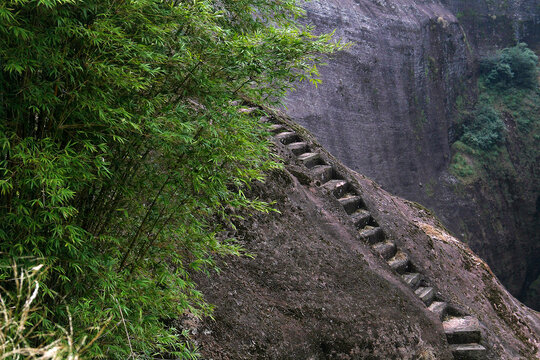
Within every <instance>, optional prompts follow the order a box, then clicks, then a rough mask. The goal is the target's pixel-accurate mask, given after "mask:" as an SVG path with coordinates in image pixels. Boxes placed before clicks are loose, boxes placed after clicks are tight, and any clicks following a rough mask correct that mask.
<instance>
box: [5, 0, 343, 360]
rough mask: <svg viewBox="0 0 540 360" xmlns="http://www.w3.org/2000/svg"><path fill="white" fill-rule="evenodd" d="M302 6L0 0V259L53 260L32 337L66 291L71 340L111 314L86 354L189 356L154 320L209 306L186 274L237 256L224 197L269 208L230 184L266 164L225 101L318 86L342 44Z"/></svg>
mask: <svg viewBox="0 0 540 360" xmlns="http://www.w3.org/2000/svg"><path fill="white" fill-rule="evenodd" d="M301 14H302V10H301V9H300V8H299V7H298V6H297V5H296V1H295V0H276V1H269V2H266V1H256V0H220V1H217V0H197V1H173V0H166V1H162V0H133V1H113V0H85V1H81V0H18V1H9V0H1V1H0V117H1V119H2V121H1V123H0V174H1V177H0V224H1V225H0V253H4V254H6V256H7V255H9V256H11V257H13V258H19V259H22V260H20V261H21V262H22V263H23V264H22V265H23V266H24V259H25V258H26V257H28V256H32V257H40V258H43V259H44V260H43V261H44V262H45V265H46V266H47V267H49V268H50V271H49V272H48V275H47V276H46V277H43V278H42V279H41V283H40V288H41V289H42V292H41V293H40V296H42V299H41V300H40V303H42V304H44V305H43V306H44V311H43V316H42V317H41V318H39V319H38V318H31V319H28V321H30V322H32V323H31V324H29V327H32V326H35V331H36V333H38V334H39V333H48V332H50V331H54V330H55V326H53V324H55V323H57V324H67V321H68V314H67V313H66V312H65V308H66V307H65V306H59V304H60V303H62V302H66V303H67V305H69V307H70V308H71V310H72V314H73V319H72V320H73V326H74V334H73V336H74V337H75V341H77V339H78V338H79V337H81V336H86V335H87V334H88V332H89V331H91V330H92V329H99V328H102V326H103V324H104V323H105V322H107V323H108V324H112V325H110V326H109V328H108V329H107V330H106V331H105V332H104V333H103V334H102V336H101V337H100V338H99V339H98V340H97V341H96V342H94V343H93V345H92V346H91V347H90V348H89V349H88V352H87V356H88V357H91V358H99V357H100V358H107V359H115V358H117V359H126V358H128V357H131V356H135V355H136V356H137V357H141V358H150V357H152V356H154V355H155V354H156V353H159V352H161V353H167V354H171V356H175V357H179V358H192V357H194V356H195V355H194V351H193V349H192V347H191V346H190V345H189V344H188V343H187V342H186V339H185V336H186V330H185V329H175V328H173V327H171V326H168V325H167V324H170V323H171V320H172V319H176V318H177V317H178V316H180V315H182V314H186V313H191V314H194V315H203V314H207V313H209V311H210V310H211V307H210V306H209V305H207V304H206V303H205V302H204V301H203V298H202V294H200V293H199V292H198V291H197V290H196V288H195V284H194V283H193V281H192V280H191V278H190V272H191V271H197V270H206V269H209V268H212V267H213V266H214V259H215V257H216V256H221V255H227V254H239V253H240V252H241V249H240V248H239V247H238V245H236V244H235V243H234V242H233V241H232V240H230V239H222V238H221V237H217V236H216V234H217V233H219V231H220V229H221V228H222V226H224V225H227V224H229V223H230V220H231V216H232V215H231V214H234V213H235V211H236V209H240V208H248V209H253V210H254V211H255V210H258V211H269V208H268V206H267V205H266V204H264V203H261V202H259V201H256V200H249V199H246V197H245V196H244V193H243V192H242V188H243V187H244V186H249V184H250V183H251V182H252V181H254V180H261V179H262V178H263V173H264V171H265V170H267V169H270V168H273V167H275V166H277V165H276V164H275V163H274V162H272V161H271V159H270V158H269V144H268V142H267V140H266V138H267V135H268V134H267V132H266V131H265V129H264V128H263V127H262V126H261V125H260V124H259V123H258V121H257V117H256V116H253V115H257V113H255V114H252V115H249V114H248V113H249V112H245V111H244V112H240V111H239V105H238V103H237V102H235V101H234V100H237V99H238V98H242V97H243V98H248V99H250V100H252V101H255V102H261V103H263V102H264V103H267V104H269V103H271V102H277V101H279V100H280V99H281V98H282V96H283V94H284V93H285V92H286V91H287V90H288V89H289V88H290V87H291V83H292V82H294V81H296V80H302V79H309V80H312V81H313V82H315V83H316V82H317V81H318V79H317V67H316V64H317V63H318V62H319V60H320V58H321V56H323V55H324V54H326V53H330V52H332V51H334V50H335V49H337V48H339V47H340V45H339V44H333V43H330V42H329V40H330V38H331V36H330V35H321V36H315V35H313V34H312V32H311V31H312V30H311V28H307V27H301V26H299V25H297V24H296V23H295V19H296V18H297V17H298V16H300V15H301ZM258 115H261V114H258ZM223 224H224V225H223ZM2 276H3V274H2V273H1V272H0V277H2ZM114 324H116V325H114ZM36 341H37V340H36Z"/></svg>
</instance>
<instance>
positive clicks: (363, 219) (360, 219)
mask: <svg viewBox="0 0 540 360" xmlns="http://www.w3.org/2000/svg"><path fill="white" fill-rule="evenodd" d="M347 199H348V198H346V199H344V200H347ZM339 202H341V199H339ZM342 205H343V204H342ZM343 207H344V208H345V206H343ZM345 211H347V209H345ZM347 213H348V214H349V211H347ZM350 215H351V219H352V221H353V223H354V226H356V228H357V229H361V228H363V227H365V226H366V225H368V224H369V223H370V221H371V214H370V213H369V211H367V210H364V209H356V211H354V212H353V213H350Z"/></svg>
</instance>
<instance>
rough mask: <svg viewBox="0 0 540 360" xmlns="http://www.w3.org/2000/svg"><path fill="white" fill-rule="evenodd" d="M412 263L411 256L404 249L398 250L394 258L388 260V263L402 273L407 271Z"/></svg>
mask: <svg viewBox="0 0 540 360" xmlns="http://www.w3.org/2000/svg"><path fill="white" fill-rule="evenodd" d="M410 263H411V262H410V260H409V256H408V255H407V254H405V253H404V252H403V251H398V252H397V254H396V255H395V256H394V257H393V258H391V259H390V260H388V265H390V267H391V268H392V269H394V270H396V271H397V272H398V273H400V274H403V273H405V272H406V271H407V270H408V269H409V265H410Z"/></svg>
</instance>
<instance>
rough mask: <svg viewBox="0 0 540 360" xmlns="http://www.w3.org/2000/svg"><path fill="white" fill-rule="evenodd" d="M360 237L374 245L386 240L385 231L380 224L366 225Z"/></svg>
mask: <svg viewBox="0 0 540 360" xmlns="http://www.w3.org/2000/svg"><path fill="white" fill-rule="evenodd" d="M360 238H361V239H362V241H365V242H367V243H368V244H370V245H373V244H376V243H378V242H381V241H383V240H384V232H383V231H382V229H381V228H380V227H378V226H376V227H373V226H366V227H365V228H363V229H362V230H360Z"/></svg>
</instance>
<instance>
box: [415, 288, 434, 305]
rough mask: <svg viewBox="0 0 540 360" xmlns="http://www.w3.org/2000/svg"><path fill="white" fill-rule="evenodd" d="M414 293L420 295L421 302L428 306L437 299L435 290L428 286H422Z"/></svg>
mask: <svg viewBox="0 0 540 360" xmlns="http://www.w3.org/2000/svg"><path fill="white" fill-rule="evenodd" d="M414 293H415V294H416V295H418V297H419V298H420V300H422V301H423V302H424V304H426V305H429V304H431V303H432V302H433V299H434V298H435V289H433V288H432V287H428V286H426V287H424V286H420V287H419V288H418V289H416V291H415V292H414Z"/></svg>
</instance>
